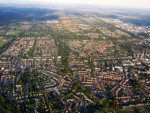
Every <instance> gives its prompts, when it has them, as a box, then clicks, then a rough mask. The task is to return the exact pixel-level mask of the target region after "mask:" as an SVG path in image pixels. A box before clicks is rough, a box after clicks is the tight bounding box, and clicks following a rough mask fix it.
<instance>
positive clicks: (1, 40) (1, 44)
mask: <svg viewBox="0 0 150 113" xmlns="http://www.w3.org/2000/svg"><path fill="white" fill-rule="evenodd" d="M6 43H7V41H6V40H3V39H0V47H1V46H3V45H4V44H6Z"/></svg>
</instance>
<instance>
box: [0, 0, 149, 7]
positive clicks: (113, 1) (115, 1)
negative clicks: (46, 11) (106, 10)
mask: <svg viewBox="0 0 150 113" xmlns="http://www.w3.org/2000/svg"><path fill="white" fill-rule="evenodd" d="M2 2H15V3H16V2H18V3H21V2H23V3H25V2H30V3H33V2H42V3H65V4H70V3H73V4H78V3H80V4H94V5H95V4H96V5H104V6H119V7H133V8H145V9H150V0H0V3H2Z"/></svg>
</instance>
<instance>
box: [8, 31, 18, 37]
mask: <svg viewBox="0 0 150 113" xmlns="http://www.w3.org/2000/svg"><path fill="white" fill-rule="evenodd" d="M20 33H21V31H13V32H9V33H8V35H11V36H18V35H19V34H20Z"/></svg>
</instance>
